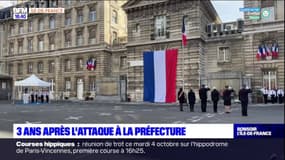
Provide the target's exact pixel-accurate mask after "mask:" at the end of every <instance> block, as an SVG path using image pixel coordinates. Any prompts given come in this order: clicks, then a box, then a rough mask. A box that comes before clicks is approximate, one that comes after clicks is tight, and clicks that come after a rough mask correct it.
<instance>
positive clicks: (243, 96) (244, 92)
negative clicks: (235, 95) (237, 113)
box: [239, 85, 252, 116]
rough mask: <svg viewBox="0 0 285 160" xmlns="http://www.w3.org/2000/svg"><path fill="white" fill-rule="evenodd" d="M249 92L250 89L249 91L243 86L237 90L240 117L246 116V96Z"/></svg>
mask: <svg viewBox="0 0 285 160" xmlns="http://www.w3.org/2000/svg"><path fill="white" fill-rule="evenodd" d="M251 92H252V91H251V89H249V88H248V87H246V86H245V85H243V86H242V89H240V90H239V100H240V102H241V113H242V116H247V105H248V94H249V93H251Z"/></svg>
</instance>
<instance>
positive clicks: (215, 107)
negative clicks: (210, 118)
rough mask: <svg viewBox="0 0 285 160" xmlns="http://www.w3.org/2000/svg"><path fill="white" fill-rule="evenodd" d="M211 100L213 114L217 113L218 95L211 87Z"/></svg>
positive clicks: (214, 88)
mask: <svg viewBox="0 0 285 160" xmlns="http://www.w3.org/2000/svg"><path fill="white" fill-rule="evenodd" d="M211 98H212V101H213V108H214V112H215V113H217V111H218V101H219V99H220V93H219V91H217V89H216V87H213V91H212V92H211Z"/></svg>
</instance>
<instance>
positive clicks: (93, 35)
mask: <svg viewBox="0 0 285 160" xmlns="http://www.w3.org/2000/svg"><path fill="white" fill-rule="evenodd" d="M88 32H89V38H88V40H89V44H95V43H96V26H91V27H89V28H88Z"/></svg>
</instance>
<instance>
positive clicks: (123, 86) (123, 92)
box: [120, 75, 127, 101]
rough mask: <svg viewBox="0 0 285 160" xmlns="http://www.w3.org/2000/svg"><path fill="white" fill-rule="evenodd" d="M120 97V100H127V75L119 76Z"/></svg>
mask: <svg viewBox="0 0 285 160" xmlns="http://www.w3.org/2000/svg"><path fill="white" fill-rule="evenodd" d="M120 99H121V101H126V100H127V76H125V75H121V76H120Z"/></svg>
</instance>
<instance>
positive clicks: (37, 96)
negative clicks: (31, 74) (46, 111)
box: [35, 91, 39, 103]
mask: <svg viewBox="0 0 285 160" xmlns="http://www.w3.org/2000/svg"><path fill="white" fill-rule="evenodd" d="M38 98H39V92H38V91H36V92H35V100H36V103H38Z"/></svg>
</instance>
